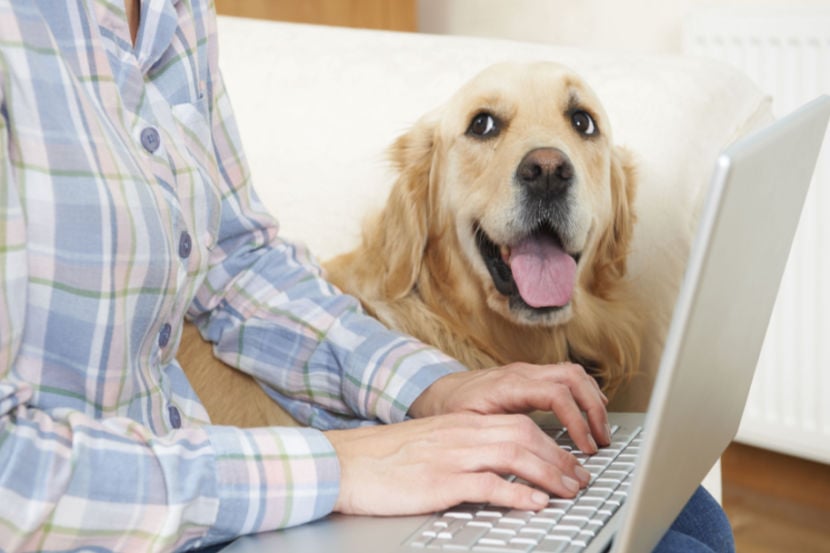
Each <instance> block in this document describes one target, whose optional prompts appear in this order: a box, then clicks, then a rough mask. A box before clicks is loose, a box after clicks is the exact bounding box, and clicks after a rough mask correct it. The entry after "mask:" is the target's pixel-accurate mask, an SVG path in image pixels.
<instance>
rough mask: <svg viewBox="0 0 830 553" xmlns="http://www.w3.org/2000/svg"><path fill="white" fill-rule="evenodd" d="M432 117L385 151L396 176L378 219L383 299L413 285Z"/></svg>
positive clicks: (422, 244)
mask: <svg viewBox="0 0 830 553" xmlns="http://www.w3.org/2000/svg"><path fill="white" fill-rule="evenodd" d="M436 128H437V117H436V116H435V115H434V114H429V115H427V116H425V117H423V118H422V119H421V120H419V121H418V122H417V123H416V124H415V125H414V126H413V127H412V129H410V131H409V132H407V133H406V134H404V135H403V136H401V137H399V138H398V139H397V140H396V141H395V142H394V144H393V145H392V147H391V148H390V150H389V157H390V160H391V161H392V163H393V164H394V165H395V168H396V169H397V170H398V178H397V181H396V182H395V184H394V186H393V187H392V190H391V191H390V193H389V198H388V200H387V202H386V206H385V208H384V209H383V212H382V213H381V216H380V221H379V223H380V227H379V228H378V229H376V230H377V231H378V232H379V233H380V235H378V237H377V239H379V240H380V243H379V249H378V250H377V251H376V253H377V254H378V255H380V256H382V259H379V260H378V261H379V262H380V263H381V264H382V265H383V267H384V269H385V271H384V275H383V279H384V282H383V283H382V289H383V291H384V295H385V297H386V298H389V299H392V298H395V299H397V298H401V297H403V296H405V295H406V294H407V293H409V291H410V290H411V289H412V288H413V286H414V285H415V282H416V280H417V278H418V273H419V271H420V268H421V263H422V261H423V255H424V249H425V248H426V245H427V239H428V233H429V213H430V208H429V203H430V193H429V190H430V179H431V178H433V177H434V175H433V158H434V157H435V151H436V142H437V137H436Z"/></svg>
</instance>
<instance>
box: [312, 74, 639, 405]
mask: <svg viewBox="0 0 830 553" xmlns="http://www.w3.org/2000/svg"><path fill="white" fill-rule="evenodd" d="M577 108H579V109H581V110H585V111H587V112H588V113H590V114H591V115H592V117H593V119H594V121H595V123H596V126H597V127H598V129H599V132H598V133H597V135H596V136H593V137H586V136H584V135H581V134H580V133H579V132H578V131H577V130H576V129H575V128H573V123H572V122H571V114H572V113H573V112H574V110H575V109H577ZM481 113H487V114H492V115H494V116H495V117H496V118H497V119H498V120H499V121H500V124H501V126H502V127H503V130H501V132H500V133H499V135H498V136H496V137H495V138H493V139H489V140H480V139H476V138H472V137H471V136H470V135H469V134H468V133H467V132H466V131H467V129H468V126H469V125H470V121H471V120H472V119H473V118H474V117H475V116H476V115H477V114H481ZM538 148H556V149H558V150H561V151H562V152H564V153H565V154H566V155H567V157H568V158H569V159H570V160H571V162H572V163H573V165H574V170H575V178H574V185H573V186H574V188H576V190H574V192H573V197H572V199H571V202H572V207H571V211H572V212H576V214H574V215H572V216H571V217H572V218H573V219H582V220H579V221H569V222H567V224H570V225H571V226H580V227H582V228H584V229H585V231H584V236H577V237H575V238H574V239H573V242H574V244H575V247H578V248H579V250H580V251H581V253H582V255H581V258H580V261H579V268H578V276H577V285H576V289H575V291H574V296H573V299H572V301H571V303H570V304H569V305H567V306H565V307H564V308H561V309H556V310H553V311H550V310H540V311H536V310H533V309H530V308H528V307H527V306H520V307H513V306H511V301H510V300H511V298H509V297H508V296H505V295H504V294H502V293H500V292H499V291H498V290H497V289H496V287H495V286H494V284H493V280H492V278H491V276H490V274H489V273H488V271H487V269H486V267H485V265H484V263H483V262H482V259H481V255H480V253H479V252H478V251H477V249H476V246H475V240H476V238H475V236H474V234H475V227H476V226H478V225H480V226H485V225H487V228H486V229H485V231H486V232H487V233H488V234H491V235H495V236H498V235H502V236H505V237H506V239H508V240H511V239H514V238H515V237H516V235H517V234H518V233H521V232H525V229H519V230H511V227H518V226H519V225H518V224H517V223H516V222H515V219H516V218H517V217H521V215H522V214H521V213H520V211H521V210H522V209H523V207H522V204H521V201H520V199H519V198H518V197H519V196H520V195H521V193H522V192H521V190H520V188H521V187H520V186H519V185H517V184H516V182H515V181H516V178H515V173H516V170H517V167H518V166H519V164H520V162H521V160H522V159H523V157H524V156H525V154H526V153H527V152H529V151H531V150H534V149H538ZM391 157H392V160H393V162H394V164H395V166H396V167H397V169H398V171H399V177H398V180H397V182H396V183H395V185H394V186H393V188H392V190H391V193H390V196H389V199H388V201H387V203H386V206H385V207H384V208H383V210H382V211H381V212H380V214H379V215H378V216H377V217H376V218H374V219H373V220H372V221H370V222H369V223H368V224H367V225H366V227H365V229H364V233H363V240H362V243H361V244H360V246H358V248H357V249H355V250H353V251H351V252H349V253H347V254H344V255H341V256H339V257H337V258H335V259H333V260H331V261H329V262H328V263H327V264H326V269H327V271H328V276H329V279H330V280H331V281H332V282H333V283H334V284H336V285H338V286H339V287H340V288H341V289H343V290H345V291H347V292H349V293H351V294H354V295H356V296H357V297H358V298H359V299H360V300H361V302H362V303H363V305H364V306H365V308H366V309H367V310H368V311H369V312H370V313H372V314H373V315H375V316H376V317H378V318H379V319H380V320H381V321H383V322H384V323H386V324H387V325H389V326H391V327H392V328H396V329H399V330H402V331H404V332H406V333H409V334H412V335H414V336H416V337H418V338H419V339H421V340H423V341H425V342H427V343H430V344H433V345H435V346H437V347H439V348H440V349H442V350H444V351H445V352H447V353H449V354H450V355H452V356H453V357H455V358H457V359H459V360H460V361H462V362H463V363H464V364H466V365H467V366H469V367H471V368H483V367H488V366H494V365H501V364H506V363H509V362H512V361H527V362H532V363H552V362H557V361H563V360H567V359H571V360H575V361H578V362H580V363H583V364H584V365H585V366H586V368H587V369H588V370H590V371H591V372H592V374H593V375H594V376H595V377H597V378H598V380H599V381H600V382H601V383H602V384H603V387H604V389H605V390H606V392H609V393H613V392H614V391H615V390H616V389H617V388H618V386H619V385H620V384H621V383H622V382H623V380H624V379H625V378H626V376H627V375H628V374H629V373H630V372H631V371H633V370H634V369H635V368H636V367H637V366H638V363H639V345H638V344H639V336H638V334H637V332H638V330H639V321H638V317H639V316H638V314H637V312H636V309H634V306H633V305H632V304H631V301H630V297H629V293H628V291H627V289H626V286H627V283H626V282H625V273H626V254H627V250H628V246H629V242H630V240H631V235H632V228H633V224H634V214H633V212H632V202H633V195H634V192H635V184H634V177H633V170H632V163H631V160H630V156H629V155H628V154H627V153H626V152H625V151H624V150H621V149H619V148H615V147H614V146H613V145H612V143H611V138H610V132H609V124H608V118H607V116H606V115H605V113H604V111H603V110H602V107H601V105H600V103H599V102H598V100H597V99H596V98H595V96H594V94H593V93H592V92H591V91H590V90H589V89H588V88H587V87H586V85H585V84H584V83H583V82H582V80H581V79H579V78H578V77H577V76H576V75H575V74H573V73H572V72H570V71H568V70H566V69H564V68H562V67H560V66H558V65H554V64H547V63H546V64H534V65H513V64H510V65H500V66H496V67H492V68H490V69H489V70H487V71H485V72H484V73H482V74H481V75H479V76H478V77H477V78H476V79H474V80H473V81H472V82H471V83H469V84H467V85H466V86H465V87H464V88H462V89H461V91H459V93H458V94H456V96H455V97H454V98H453V99H452V100H451V101H450V102H449V103H448V104H447V105H446V106H445V107H444V108H443V109H440V110H439V111H437V112H435V113H431V114H429V115H427V116H426V117H425V118H423V119H422V120H421V121H419V122H418V123H417V124H416V125H415V127H414V128H413V129H412V130H411V131H410V132H408V133H407V134H405V135H404V136H402V137H401V138H399V139H398V140H397V142H395V144H394V145H393V147H392V150H391ZM583 220H584V222H583ZM564 224H565V223H563V225H564ZM579 232H583V231H581V230H580V231H579ZM511 233H512V236H511ZM575 234H576V233H575ZM507 245H509V244H507Z"/></svg>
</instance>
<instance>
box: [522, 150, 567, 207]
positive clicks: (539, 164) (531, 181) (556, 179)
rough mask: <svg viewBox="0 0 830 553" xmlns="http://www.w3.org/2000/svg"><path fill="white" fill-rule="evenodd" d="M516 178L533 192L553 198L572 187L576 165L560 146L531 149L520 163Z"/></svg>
mask: <svg viewBox="0 0 830 553" xmlns="http://www.w3.org/2000/svg"><path fill="white" fill-rule="evenodd" d="M516 178H517V180H518V182H519V183H520V184H522V185H524V186H525V187H527V189H528V191H530V192H531V193H533V194H536V195H540V196H549V197H551V198H553V197H556V196H558V195H560V194H562V193H563V192H565V191H566V190H567V189H568V187H570V185H571V183H572V182H573V178H574V166H573V164H572V163H571V160H569V159H568V156H566V155H565V152H563V151H562V150H559V149H558V148H537V149H535V150H531V151H529V152H528V153H527V154H526V155H525V157H524V158H523V159H522V162H521V163H519V168H518V169H517V170H516Z"/></svg>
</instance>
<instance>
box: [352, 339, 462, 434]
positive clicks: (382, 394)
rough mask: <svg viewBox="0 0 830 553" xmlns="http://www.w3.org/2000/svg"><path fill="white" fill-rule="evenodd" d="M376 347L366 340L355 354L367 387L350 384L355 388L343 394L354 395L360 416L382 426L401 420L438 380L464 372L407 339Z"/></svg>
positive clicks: (455, 363) (432, 350)
mask: <svg viewBox="0 0 830 553" xmlns="http://www.w3.org/2000/svg"><path fill="white" fill-rule="evenodd" d="M386 340H387V343H388V337H386ZM380 346H381V344H374V343H372V339H371V338H370V339H369V340H367V342H366V343H364V344H363V345H362V346H361V347H360V349H359V350H358V351H357V352H355V354H356V357H357V358H358V360H359V362H360V363H363V364H364V366H365V367H366V369H365V370H367V371H370V372H371V373H372V374H371V375H369V378H366V379H364V380H363V381H364V382H368V383H369V385H368V386H365V385H364V386H362V387H360V386H358V385H357V384H358V383H356V382H353V383H351V384H353V385H355V388H354V389H352V390H348V391H347V392H349V393H352V394H357V397H358V403H359V404H360V406H361V409H360V411H361V412H362V413H365V414H367V415H369V416H371V417H375V418H377V419H378V420H380V421H383V422H386V423H394V422H401V421H403V420H405V419H406V417H407V413H408V411H409V408H410V406H411V405H412V403H413V402H414V401H415V400H416V399H417V398H418V397H419V396H420V395H421V394H422V393H423V392H424V390H426V389H427V388H428V387H429V386H431V385H432V384H433V383H434V382H435V381H436V380H438V379H439V378H441V377H443V376H446V375H448V374H452V373H456V372H461V371H465V370H467V369H466V367H464V365H462V364H461V363H459V362H458V361H456V360H455V359H453V358H452V357H449V356H447V355H446V354H444V353H442V352H441V351H439V350H437V349H435V348H433V347H431V346H427V345H425V344H423V343H422V342H419V341H417V340H414V339H411V338H408V337H401V338H400V339H398V340H397V341H395V342H394V343H393V344H392V345H391V347H390V346H388V345H387V347H386V348H383V347H380ZM363 352H366V354H363ZM347 384H349V382H348V381H347Z"/></svg>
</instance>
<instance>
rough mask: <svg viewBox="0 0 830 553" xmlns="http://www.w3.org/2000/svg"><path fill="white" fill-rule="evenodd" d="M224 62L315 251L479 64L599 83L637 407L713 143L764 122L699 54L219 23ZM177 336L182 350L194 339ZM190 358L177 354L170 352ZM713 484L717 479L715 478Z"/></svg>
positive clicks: (262, 183) (361, 207) (270, 187)
mask: <svg viewBox="0 0 830 553" xmlns="http://www.w3.org/2000/svg"><path fill="white" fill-rule="evenodd" d="M218 31H219V44H220V52H219V56H220V67H221V69H222V72H223V74H224V79H225V82H226V85H227V89H228V92H229V94H230V97H231V102H232V104H233V105H234V109H235V112H236V116H237V121H238V126H239V130H240V133H241V136H242V142H243V145H244V147H245V150H246V155H247V159H248V163H249V165H250V168H251V172H252V177H253V182H254V187H255V189H256V191H257V193H258V194H259V196H260V198H261V200H262V201H263V203H264V204H265V206H266V207H267V208H268V209H269V210H270V211H271V212H272V213H273V214H274V215H275V216H276V217H277V219H278V220H279V221H280V224H281V233H282V235H283V236H284V237H287V238H289V239H292V240H296V241H300V242H304V243H305V244H307V245H308V246H309V247H310V249H311V251H312V252H314V253H315V254H316V256H317V257H318V258H319V259H327V258H329V257H332V256H334V255H336V254H338V253H341V252H344V251H347V250H349V249H350V248H351V247H352V246H354V245H355V244H356V243H357V240H358V238H359V233H360V229H361V222H362V220H363V218H364V217H365V216H366V215H367V214H368V213H370V212H371V211H372V210H374V209H376V208H378V207H380V206H381V205H382V204H383V202H384V200H385V197H386V195H387V192H388V190H389V188H390V186H391V184H392V182H393V174H392V170H391V166H390V164H389V163H388V162H387V160H386V157H385V156H386V148H387V147H388V146H389V145H390V144H391V143H392V141H393V140H394V139H395V138H396V137H397V136H398V135H400V134H402V133H403V132H404V131H405V130H406V129H407V128H408V127H409V126H410V125H412V124H413V123H414V122H415V121H416V120H417V119H418V118H419V117H420V116H421V115H423V114H424V113H426V112H428V111H429V110H431V109H432V108H434V107H437V106H439V105H440V104H441V103H443V102H444V101H445V100H446V99H447V98H448V97H449V96H450V95H451V94H452V92H453V91H455V90H456V88H458V87H459V86H460V85H461V84H462V83H463V82H465V81H466V80H467V79H468V78H470V77H471V76H472V75H474V74H475V73H477V72H478V71H479V70H481V69H482V68H484V67H486V66H487V65H489V64H491V63H494V62H498V61H506V60H540V59H542V60H554V61H557V62H560V63H563V64H565V65H568V66H570V67H572V68H574V69H575V70H577V71H578V72H579V73H580V74H581V75H582V76H583V77H585V78H586V80H587V81H588V83H589V84H590V85H591V86H592V88H593V89H594V90H595V91H596V92H597V94H598V96H599V97H600V99H601V100H602V102H603V104H604V106H605V108H606V110H607V112H608V114H609V116H610V119H611V125H612V129H613V135H614V141H615V143H617V144H621V145H623V146H626V147H627V148H628V149H629V150H631V151H632V152H633V154H634V156H635V158H636V160H637V170H638V191H637V200H636V209H637V217H638V219H637V224H636V227H635V238H634V244H633V247H632V251H631V254H630V259H629V275H630V278H631V279H632V280H633V281H634V282H635V283H636V288H637V293H638V294H640V295H641V298H642V302H643V303H642V305H647V306H648V308H647V312H646V315H647V317H648V321H649V329H648V335H649V337H650V340H649V341H648V343H647V346H646V349H645V351H644V355H643V365H642V367H641V375H640V377H639V378H637V379H635V380H634V381H633V383H632V384H631V385H630V386H629V387H628V388H627V389H626V390H624V391H623V392H622V393H621V394H620V398H619V399H617V400H616V401H615V404H614V406H613V407H614V408H616V409H618V410H644V409H645V408H646V406H647V403H648V397H649V393H650V390H651V384H652V382H653V378H654V374H655V372H656V368H657V365H658V363H659V357H660V351H661V346H662V340H663V337H664V335H665V331H666V328H667V327H668V323H669V319H670V317H671V311H672V308H673V305H674V300H675V295H676V293H677V290H678V288H679V284H680V281H681V279H682V274H683V266H684V260H685V258H686V255H687V253H688V250H689V247H690V241H691V237H692V235H693V231H694V228H695V223H696V216H697V212H698V209H699V207H700V205H701V200H702V197H703V195H704V193H705V191H706V185H707V183H708V179H709V176H710V173H711V171H712V168H713V167H714V161H715V159H716V156H717V154H718V152H719V151H720V150H721V149H722V148H723V147H724V146H725V145H727V144H729V143H730V142H731V141H733V140H734V139H735V138H736V137H738V136H740V135H742V134H744V133H746V132H747V131H749V130H751V129H753V128H755V127H757V126H759V125H760V124H762V123H764V122H766V121H767V120H769V118H770V117H771V116H770V101H769V99H768V98H767V97H765V96H764V95H763V94H762V93H761V92H760V91H759V90H758V88H757V87H756V86H755V85H754V84H753V83H752V82H750V81H749V80H748V79H747V78H746V77H745V76H744V75H742V74H741V73H739V72H737V71H735V70H733V69H731V68H730V67H728V66H726V65H725V64H722V63H719V62H716V61H712V60H705V59H696V58H691V57H679V56H657V55H643V54H631V53H624V52H610V51H587V50H578V49H573V48H567V47H560V46H553V45H549V44H534V43H522V42H514V41H505V40H495V39H481V38H471V37H450V36H435V35H423V34H414V33H400V32H384V31H368V30H356V29H346V28H337V27H324V26H313V25H301V24H289V23H277V22H271V21H260V20H251V19H244V18H235V17H224V16H220V17H219V22H218ZM194 340H195V339H194V338H193V333H192V332H191V333H190V334H188V333H186V334H185V338H184V342H183V347H182V351H183V352H184V354H183V355H185V356H186V354H187V351H188V348H190V347H195V346H194V345H193V344H189V343H188V341H191V342H192V341H194ZM180 360H181V361H182V362H183V363H186V362H187V360H186V359H180ZM710 487H711V488H714V489H715V493H716V494H717V488H718V487H719V484H718V483H717V482H715V484H713V485H712V486H710Z"/></svg>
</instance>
